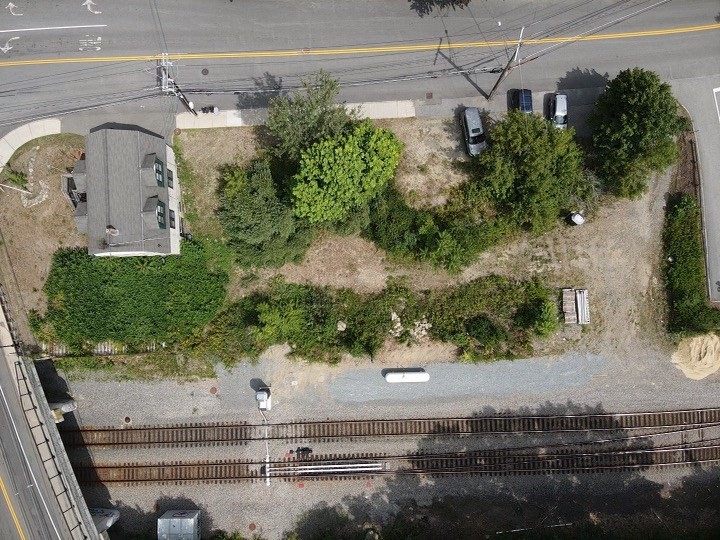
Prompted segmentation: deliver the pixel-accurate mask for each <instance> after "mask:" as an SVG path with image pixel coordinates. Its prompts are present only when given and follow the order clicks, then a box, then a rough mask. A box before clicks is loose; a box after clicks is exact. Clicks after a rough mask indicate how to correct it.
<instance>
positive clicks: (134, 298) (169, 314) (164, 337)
mask: <svg viewBox="0 0 720 540" xmlns="http://www.w3.org/2000/svg"><path fill="white" fill-rule="evenodd" d="M210 263H211V261H210V260H209V258H208V255H207V253H206V251H205V250H204V249H203V247H202V245H200V244H198V243H193V242H184V243H183V247H182V254H181V255H180V256H168V257H166V258H160V257H137V258H95V257H91V256H89V255H88V254H87V253H86V252H85V250H83V249H76V248H65V249H60V250H58V251H57V252H55V255H54V256H53V261H52V267H51V269H50V273H49V275H48V279H47V282H46V284H45V292H46V294H47V297H48V309H47V312H46V314H45V318H44V320H43V323H42V325H43V327H44V328H43V332H46V333H48V334H50V335H52V336H53V337H55V338H57V339H58V340H60V341H62V342H63V343H65V344H66V345H68V346H69V347H70V348H71V349H72V350H73V351H75V352H82V351H85V350H87V349H88V348H89V346H90V345H92V344H94V343H98V342H102V341H106V340H111V341H116V342H119V343H124V344H126V345H129V346H131V347H133V346H142V345H143V344H145V343H148V342H153V341H154V342H176V341H179V340H181V339H184V338H187V337H188V336H190V335H192V334H193V333H195V332H198V331H199V330H200V329H202V327H203V326H205V324H207V322H208V321H210V320H211V319H212V318H213V317H214V316H215V314H216V313H217V312H218V310H219V309H220V306H221V305H222V302H223V299H224V297H225V285H226V283H227V280H228V277H227V274H226V273H225V272H223V271H222V270H221V269H218V268H215V269H213V268H211V264H210Z"/></svg>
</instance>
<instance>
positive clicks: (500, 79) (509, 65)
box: [487, 26, 525, 101]
mask: <svg viewBox="0 0 720 540" xmlns="http://www.w3.org/2000/svg"><path fill="white" fill-rule="evenodd" d="M523 32H525V27H524V26H523V27H522V28H521V29H520V39H519V40H518V44H517V47H516V48H515V54H514V55H513V56H512V57H511V58H510V60H508V63H507V64H506V65H505V67H504V68H503V70H502V71H501V72H500V76H499V77H498V80H497V81H496V82H495V86H493V87H492V90H490V93H489V94H488V97H487V99H488V101H490V100H491V99H492V97H493V94H495V91H496V90H497V89H498V86H500V83H501V82H503V81H504V80H505V77H507V74H508V73H509V72H510V71H512V68H513V67H514V65H513V64H516V63H517V59H518V56H519V55H520V47H521V46H522V38H523Z"/></svg>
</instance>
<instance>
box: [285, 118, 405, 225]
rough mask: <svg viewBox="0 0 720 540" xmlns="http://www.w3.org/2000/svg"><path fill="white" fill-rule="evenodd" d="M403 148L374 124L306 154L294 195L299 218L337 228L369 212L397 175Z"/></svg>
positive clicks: (364, 124) (328, 140)
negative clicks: (359, 210) (351, 215)
mask: <svg viewBox="0 0 720 540" xmlns="http://www.w3.org/2000/svg"><path fill="white" fill-rule="evenodd" d="M401 150H402V143H401V142H400V141H399V140H398V139H397V137H396V136H395V134H394V133H392V132H391V131H388V130H386V129H378V128H375V127H374V126H373V125H372V122H371V121H370V120H364V121H362V122H360V123H358V124H356V125H355V127H354V129H353V130H352V132H350V133H349V134H343V135H339V136H337V137H334V138H326V139H325V140H323V141H321V142H318V143H315V144H314V145H313V146H311V147H310V148H309V149H308V150H306V151H304V152H303V153H302V159H301V161H300V170H299V171H298V173H297V174H296V175H295V177H294V182H295V183H294V187H293V190H292V194H293V204H294V210H295V214H296V215H297V216H299V217H303V218H307V219H308V220H309V221H310V222H311V223H337V222H340V221H343V220H345V219H346V218H347V217H348V214H349V213H350V211H352V210H354V209H357V208H362V207H366V206H367V205H368V204H369V203H370V201H371V200H372V199H373V198H374V197H375V196H376V195H378V194H379V193H380V192H381V191H382V190H383V189H384V188H385V186H386V185H387V184H388V182H389V181H390V180H391V179H392V178H393V176H394V175H395V169H396V168H397V165H398V161H399V160H400V153H401Z"/></svg>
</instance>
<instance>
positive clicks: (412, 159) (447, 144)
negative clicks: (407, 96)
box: [375, 118, 468, 207]
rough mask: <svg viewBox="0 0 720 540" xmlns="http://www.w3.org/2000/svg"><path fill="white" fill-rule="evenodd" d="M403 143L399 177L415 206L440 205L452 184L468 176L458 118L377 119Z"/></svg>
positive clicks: (446, 197)
mask: <svg viewBox="0 0 720 540" xmlns="http://www.w3.org/2000/svg"><path fill="white" fill-rule="evenodd" d="M375 124H376V125H377V126H379V127H383V128H387V129H389V130H391V131H393V132H394V133H395V134H396V135H397V136H398V138H399V139H400V140H401V141H402V142H403V143H404V145H405V147H404V149H403V156H402V158H401V160H400V165H399V166H398V171H397V174H396V181H397V184H398V187H399V188H400V190H401V191H402V193H403V194H404V195H405V198H406V200H407V201H408V203H410V204H411V205H413V206H416V207H423V206H441V205H443V204H445V202H447V199H448V195H449V194H450V192H451V191H452V188H453V187H455V186H458V185H459V184H461V183H462V182H464V181H465V180H467V179H468V174H467V172H466V171H465V170H464V168H463V164H464V163H466V162H467V159H468V158H467V156H466V155H465V151H464V148H463V139H462V134H461V132H460V126H459V125H458V122H457V120H456V119H455V118H397V119H391V120H378V121H376V122H375Z"/></svg>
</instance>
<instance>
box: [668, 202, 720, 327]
mask: <svg viewBox="0 0 720 540" xmlns="http://www.w3.org/2000/svg"><path fill="white" fill-rule="evenodd" d="M663 245H664V253H665V261H666V262H665V280H666V284H667V288H668V300H669V303H670V324H669V329H670V331H672V332H707V331H709V330H716V329H718V328H720V312H718V311H716V310H714V309H712V308H711V307H710V306H709V305H708V303H707V277H706V273H705V262H704V261H705V259H704V251H703V243H702V228H701V222H700V208H699V206H698V204H697V201H696V200H695V199H694V198H693V197H691V196H689V195H681V196H679V197H677V198H676V199H675V200H673V201H671V202H670V203H669V205H668V210H667V216H666V218H665V230H664V232H663Z"/></svg>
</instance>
